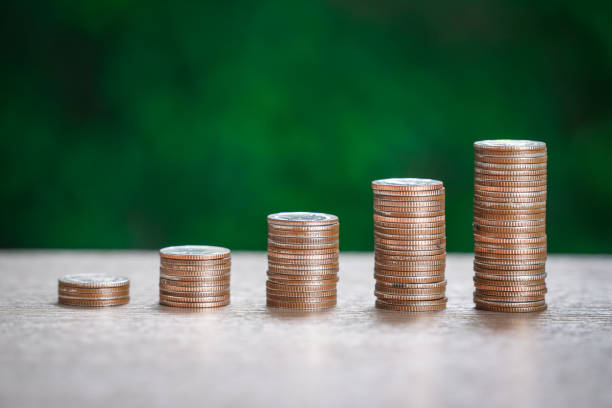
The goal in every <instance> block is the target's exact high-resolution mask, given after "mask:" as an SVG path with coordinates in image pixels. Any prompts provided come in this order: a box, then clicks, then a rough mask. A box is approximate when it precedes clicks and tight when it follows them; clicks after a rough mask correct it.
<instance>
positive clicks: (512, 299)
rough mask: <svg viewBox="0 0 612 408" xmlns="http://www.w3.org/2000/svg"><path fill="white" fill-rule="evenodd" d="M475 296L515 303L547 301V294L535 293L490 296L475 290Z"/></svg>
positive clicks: (491, 300)
mask: <svg viewBox="0 0 612 408" xmlns="http://www.w3.org/2000/svg"><path fill="white" fill-rule="evenodd" d="M474 297H475V298H478V299H483V300H487V301H490V302H505V303H510V304H512V303H515V302H533V301H545V300H546V296H545V295H533V296H513V297H507V296H489V295H476V292H474Z"/></svg>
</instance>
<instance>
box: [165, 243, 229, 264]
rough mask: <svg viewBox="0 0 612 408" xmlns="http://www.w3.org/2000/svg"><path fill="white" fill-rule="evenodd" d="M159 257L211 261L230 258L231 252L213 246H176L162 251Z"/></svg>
mask: <svg viewBox="0 0 612 408" xmlns="http://www.w3.org/2000/svg"><path fill="white" fill-rule="evenodd" d="M159 256H160V257H162V258H167V259H184V260H209V259H220V258H227V257H230V256H231V251H230V250H229V249H227V248H223V247H219V246H211V245H175V246H169V247H165V248H162V249H160V250H159Z"/></svg>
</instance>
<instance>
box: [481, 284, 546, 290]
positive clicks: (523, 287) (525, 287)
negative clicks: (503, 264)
mask: <svg viewBox="0 0 612 408" xmlns="http://www.w3.org/2000/svg"><path fill="white" fill-rule="evenodd" d="M474 287H475V288H476V289H482V290H488V291H493V292H533V291H541V290H545V289H546V284H539V285H516V286H502V285H487V284H484V283H477V282H475V283H474Z"/></svg>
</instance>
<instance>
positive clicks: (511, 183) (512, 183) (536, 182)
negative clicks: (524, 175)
mask: <svg viewBox="0 0 612 408" xmlns="http://www.w3.org/2000/svg"><path fill="white" fill-rule="evenodd" d="M546 184H547V180H546V177H542V178H540V179H535V178H532V179H531V180H500V179H491V178H482V177H476V178H475V179H474V185H477V186H480V187H502V188H507V189H512V188H515V187H521V188H524V187H539V186H546Z"/></svg>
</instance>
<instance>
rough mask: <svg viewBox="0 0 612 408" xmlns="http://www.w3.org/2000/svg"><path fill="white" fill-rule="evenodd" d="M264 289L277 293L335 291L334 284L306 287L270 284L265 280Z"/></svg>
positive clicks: (316, 284) (315, 284)
mask: <svg viewBox="0 0 612 408" xmlns="http://www.w3.org/2000/svg"><path fill="white" fill-rule="evenodd" d="M266 288H268V289H271V290H277V291H285V292H319V291H329V290H336V289H337V285H336V283H335V282H334V283H319V282H316V283H311V284H308V285H287V284H284V283H278V282H272V281H270V280H266Z"/></svg>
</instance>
